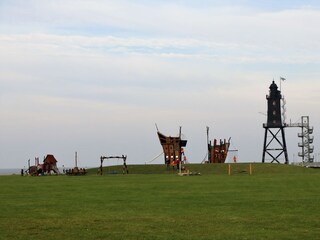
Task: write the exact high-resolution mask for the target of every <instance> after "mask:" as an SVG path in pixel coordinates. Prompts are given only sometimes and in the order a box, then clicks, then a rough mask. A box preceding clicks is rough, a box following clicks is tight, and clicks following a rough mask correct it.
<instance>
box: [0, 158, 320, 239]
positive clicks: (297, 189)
mask: <svg viewBox="0 0 320 240" xmlns="http://www.w3.org/2000/svg"><path fill="white" fill-rule="evenodd" d="M188 167H189V169H190V170H191V171H198V172H201V174H202V175H201V176H186V177H179V176H178V175H177V174H176V172H174V173H173V172H172V170H171V169H169V170H167V169H166V167H165V166H160V165H149V166H147V165H141V166H129V171H130V174H129V175H122V174H106V175H104V176H98V175H96V170H90V171H89V174H88V175H87V176H44V177H27V176H24V177H21V176H0V201H1V204H0V239H113V240H115V239H128V240H130V239H152V240H157V239H163V240H167V239H197V240H198V239H200V240H201V239H273V240H274V239H320V235H319V234H320V204H319V203H320V169H307V168H302V167H297V166H287V165H277V164H254V165H253V175H252V176H250V175H249V165H248V164H237V165H232V171H231V173H232V174H231V176H228V175H227V164H218V165H190V166H188ZM105 172H112V173H115V172H119V173H120V172H122V171H121V167H107V168H106V169H105Z"/></svg>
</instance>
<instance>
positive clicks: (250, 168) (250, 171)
mask: <svg viewBox="0 0 320 240" xmlns="http://www.w3.org/2000/svg"><path fill="white" fill-rule="evenodd" d="M251 175H252V163H250V176H251Z"/></svg>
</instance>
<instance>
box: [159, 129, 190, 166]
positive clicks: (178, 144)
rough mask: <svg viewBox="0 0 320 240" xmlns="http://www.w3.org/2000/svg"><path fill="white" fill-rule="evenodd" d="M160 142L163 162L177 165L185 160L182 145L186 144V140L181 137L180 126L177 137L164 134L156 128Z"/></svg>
mask: <svg viewBox="0 0 320 240" xmlns="http://www.w3.org/2000/svg"><path fill="white" fill-rule="evenodd" d="M157 133H158V137H159V141H160V144H161V146H162V148H163V153H164V163H165V164H166V165H167V166H169V165H171V166H175V165H176V166H178V165H179V163H181V162H182V161H186V157H185V155H184V149H183V148H184V147H186V146H187V140H182V139H181V127H180V130H179V136H178V137H171V136H165V135H164V134H162V133H160V132H159V130H158V128H157Z"/></svg>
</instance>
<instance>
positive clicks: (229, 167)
mask: <svg viewBox="0 0 320 240" xmlns="http://www.w3.org/2000/svg"><path fill="white" fill-rule="evenodd" d="M228 175H229V176H230V175H231V165H230V163H229V164H228Z"/></svg>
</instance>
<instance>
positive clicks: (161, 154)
mask: <svg viewBox="0 0 320 240" xmlns="http://www.w3.org/2000/svg"><path fill="white" fill-rule="evenodd" d="M162 154H163V152H161V153H160V154H159V155H157V156H156V157H154V158H153V159H152V160H150V161H148V162H146V164H147V163H151V162H153V161H154V160H156V159H157V158H158V157H160V156H161V155H162Z"/></svg>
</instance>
